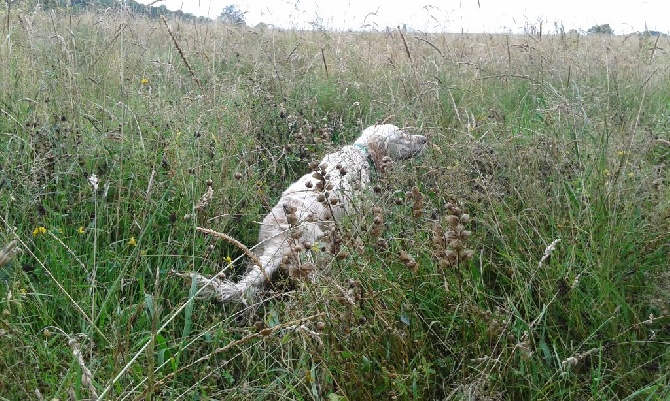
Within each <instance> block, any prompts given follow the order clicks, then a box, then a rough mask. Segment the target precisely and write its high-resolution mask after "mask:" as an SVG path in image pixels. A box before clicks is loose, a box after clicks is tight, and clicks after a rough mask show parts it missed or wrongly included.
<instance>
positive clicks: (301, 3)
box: [140, 0, 670, 34]
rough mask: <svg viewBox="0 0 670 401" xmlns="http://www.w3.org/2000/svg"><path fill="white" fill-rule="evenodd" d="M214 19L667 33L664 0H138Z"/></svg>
mask: <svg viewBox="0 0 670 401" xmlns="http://www.w3.org/2000/svg"><path fill="white" fill-rule="evenodd" d="M140 1H141V2H142V3H145V4H146V3H154V4H153V5H154V6H155V7H158V6H161V5H165V6H166V7H167V8H168V9H170V10H179V9H181V10H182V11H184V12H188V13H191V14H194V15H201V16H206V17H210V18H216V17H217V16H218V15H219V14H221V10H223V8H224V7H225V6H227V5H232V4H234V5H236V6H237V7H238V9H239V10H240V11H242V12H243V13H244V18H245V21H246V23H247V25H250V26H255V25H256V24H258V23H261V22H263V23H265V24H268V25H274V26H275V27H280V28H287V29H290V28H296V29H310V28H312V27H313V26H314V25H315V24H316V25H318V26H321V27H324V28H327V29H332V30H348V29H353V30H362V29H376V30H383V29H385V28H386V27H391V28H395V27H397V26H403V25H404V24H406V26H407V28H412V29H416V30H419V31H424V32H470V33H477V32H486V33H496V32H503V33H505V32H514V33H521V32H524V28H525V27H530V26H535V27H538V26H539V22H540V21H541V22H542V30H543V32H549V33H551V32H556V31H557V28H559V29H560V28H561V27H562V28H563V29H564V30H565V31H566V32H567V31H569V30H570V29H576V30H581V31H586V30H587V29H588V28H590V27H592V26H594V25H599V24H610V26H611V27H612V29H614V32H615V33H616V34H628V33H632V32H637V31H644V30H645V26H646V28H647V29H649V30H655V31H660V32H664V33H670V18H668V15H670V1H668V0H628V1H626V0H621V1H615V0H550V1H546V0H534V1H532V0H405V1H399V0H246V1H240V0H159V1H155V0H140Z"/></svg>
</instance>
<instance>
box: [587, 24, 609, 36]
mask: <svg viewBox="0 0 670 401" xmlns="http://www.w3.org/2000/svg"><path fill="white" fill-rule="evenodd" d="M586 32H587V33H599V34H603V35H614V30H613V29H612V27H610V24H602V25H594V26H592V27H591V28H589V30H588V31H586Z"/></svg>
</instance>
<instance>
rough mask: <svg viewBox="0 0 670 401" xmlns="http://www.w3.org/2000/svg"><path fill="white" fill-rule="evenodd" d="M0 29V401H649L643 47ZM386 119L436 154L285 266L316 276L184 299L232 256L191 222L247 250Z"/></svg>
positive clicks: (657, 281) (651, 206)
mask: <svg viewBox="0 0 670 401" xmlns="http://www.w3.org/2000/svg"><path fill="white" fill-rule="evenodd" d="M0 16H1V17H2V18H1V19H2V20H3V21H8V24H6V27H5V30H6V32H3V38H4V40H3V41H2V42H1V44H0V53H1V56H2V59H3V60H5V63H4V67H3V68H2V69H0V86H1V89H2V90H1V92H0V114H1V115H2V117H1V118H0V164H1V166H2V170H1V172H0V200H1V201H2V203H1V204H0V205H1V209H0V226H1V227H2V232H1V234H0V245H2V246H5V245H6V244H9V245H8V246H7V247H6V248H5V250H4V251H3V255H1V256H0V264H1V265H2V266H1V267H0V269H1V270H0V282H1V284H2V286H1V290H0V311H1V312H0V313H1V316H0V334H1V335H0V394H1V395H2V397H4V398H6V399H56V398H58V399H65V398H68V397H70V398H71V399H92V398H102V399H105V398H106V399H201V398H206V397H208V398H211V399H280V398H281V399H286V398H288V399H331V400H338V399H515V400H516V399H548V398H549V399H603V400H605V399H607V400H609V399H665V398H667V397H669V396H670V393H669V392H668V390H667V389H668V382H669V380H670V378H669V377H668V374H669V369H668V364H669V363H670V353H669V351H668V350H670V347H668V344H669V341H670V318H669V317H668V315H669V312H668V310H669V307H670V299H669V297H668V295H667V294H668V291H670V279H669V276H668V262H669V248H668V246H669V241H670V234H669V233H670V224H669V222H670V218H669V217H670V193H669V191H668V186H667V185H668V170H667V168H668V167H667V166H668V162H669V157H670V156H669V155H670V153H669V152H670V147H669V146H668V143H669V142H668V141H669V140H670V137H669V136H668V131H669V128H670V103H669V102H668V96H667V93H668V91H669V89H670V88H669V87H668V82H670V79H669V78H670V71H669V67H668V66H669V65H670V64H669V61H670V59H669V56H668V54H667V52H666V51H665V50H664V49H660V48H659V47H663V44H662V43H661V44H659V43H658V42H657V41H655V40H652V39H650V38H644V37H640V38H638V37H637V36H628V37H615V36H607V37H603V36H589V37H583V36H569V35H556V36H551V35H543V36H542V37H541V38H539V37H533V36H528V35H527V36H515V35H454V34H440V35H433V34H430V35H429V34H414V33H409V32H399V31H395V32H385V33H377V32H365V33H343V32H327V31H323V32H298V31H280V30H254V29H250V28H237V27H230V26H224V25H220V24H217V23H208V24H206V23H187V22H183V21H180V20H169V21H166V23H165V24H164V23H163V22H161V21H153V20H148V19H145V18H143V17H141V16H137V15H131V14H126V13H123V12H117V11H106V12H101V13H97V14H96V13H82V14H77V13H72V14H68V13H64V12H48V13H47V12H40V11H37V12H30V13H28V12H19V11H18V10H12V14H11V15H9V16H8V15H7V14H2V15H0ZM663 41H665V39H662V40H661V42H663ZM389 119H390V120H391V121H392V122H394V123H396V124H397V125H401V126H407V127H409V128H408V129H410V130H412V131H415V132H421V133H424V134H425V135H428V136H429V138H430V143H431V149H430V151H429V152H428V154H426V155H425V156H424V157H423V158H422V159H420V160H416V161H411V162H409V163H406V164H402V165H400V164H398V165H396V166H394V170H393V172H392V173H391V174H389V175H384V174H379V177H378V182H377V183H376V184H375V186H376V188H374V191H371V192H370V196H369V199H362V200H361V202H363V203H361V205H365V207H363V208H362V209H361V210H362V212H361V213H360V214H356V215H351V216H348V217H347V219H346V221H343V222H342V223H341V226H340V227H339V228H340V233H341V238H339V239H338V241H339V248H340V253H339V254H338V255H337V257H336V258H335V259H331V258H329V257H327V255H324V254H323V252H321V251H320V250H319V247H318V246H314V247H312V249H311V250H308V251H306V254H308V256H309V257H311V258H312V259H313V260H314V261H315V263H316V264H317V265H318V266H319V270H320V273H319V275H320V279H319V280H316V281H314V282H311V281H307V282H305V281H300V280H289V279H283V280H280V281H279V282H278V283H277V284H276V285H275V286H274V287H273V288H271V289H269V292H268V293H267V294H264V295H263V297H261V298H259V299H257V300H256V303H254V304H253V305H249V306H246V307H245V306H243V305H220V304H217V303H216V302H210V301H206V300H200V299H194V298H193V296H194V295H195V293H196V291H197V288H196V287H195V286H193V285H191V283H189V282H187V281H185V280H184V279H183V278H182V277H181V276H180V275H178V274H174V273H183V272H190V271H197V272H200V273H202V274H206V275H212V274H217V273H219V272H220V271H223V272H224V274H226V275H228V276H230V277H235V276H236V275H237V274H238V273H239V272H240V271H243V269H244V264H245V261H244V255H243V254H242V253H241V252H240V251H239V250H238V249H237V248H235V247H233V246H231V245H229V244H227V243H223V242H217V241H215V240H214V239H213V238H209V237H206V236H203V235H202V234H200V233H199V232H197V231H196V230H195V227H198V226H204V227H208V228H211V229H213V230H216V231H220V232H225V233H227V234H229V235H231V236H233V237H235V238H236V239H238V240H240V241H241V242H242V243H245V244H247V245H249V246H251V245H254V242H255V239H256V235H257V231H258V229H257V227H258V225H257V224H256V223H255V222H257V221H259V220H260V219H262V216H263V215H264V213H266V212H267V210H269V208H270V207H271V206H272V205H273V204H274V203H275V202H276V200H277V198H278V196H279V194H280V193H281V191H282V189H283V188H285V187H286V186H287V184H288V183H289V182H291V181H293V180H294V179H295V178H297V177H298V176H300V175H302V174H303V173H304V172H305V171H306V170H307V165H308V163H309V162H310V161H312V160H318V159H319V158H320V156H321V155H323V154H324V153H325V152H327V151H329V150H330V149H333V148H335V147H337V146H340V145H341V144H344V143H348V142H351V140H352V139H353V138H355V137H356V136H357V135H358V133H359V132H360V131H361V129H362V128H364V127H366V126H368V125H370V124H373V123H375V122H379V121H383V120H389ZM93 176H95V177H96V178H97V183H96V185H93V184H92V182H91V178H92V177H93ZM208 180H211V181H208ZM210 187H211V189H212V190H213V193H209V194H208V191H209V190H208V188H210ZM413 187H415V188H414V189H412V188H413ZM204 194H208V195H206V196H204ZM371 205H374V207H372V206H371ZM196 206H197V207H196ZM12 241H17V242H16V243H12ZM17 248H18V249H20V251H17Z"/></svg>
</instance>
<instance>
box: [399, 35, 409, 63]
mask: <svg viewBox="0 0 670 401" xmlns="http://www.w3.org/2000/svg"><path fill="white" fill-rule="evenodd" d="M398 32H400V38H401V39H402V44H403V45H405V54H407V58H408V59H409V61H410V62H412V55H411V54H410V53H409V47H408V46H407V41H406V40H405V35H403V34H402V29H400V26H398Z"/></svg>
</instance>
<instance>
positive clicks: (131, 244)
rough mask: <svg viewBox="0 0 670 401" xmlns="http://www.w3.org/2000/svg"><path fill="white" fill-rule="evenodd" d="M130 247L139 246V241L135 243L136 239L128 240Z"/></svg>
mask: <svg viewBox="0 0 670 401" xmlns="http://www.w3.org/2000/svg"><path fill="white" fill-rule="evenodd" d="M128 245H130V246H137V241H135V237H130V239H129V240H128Z"/></svg>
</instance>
